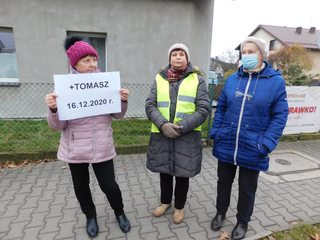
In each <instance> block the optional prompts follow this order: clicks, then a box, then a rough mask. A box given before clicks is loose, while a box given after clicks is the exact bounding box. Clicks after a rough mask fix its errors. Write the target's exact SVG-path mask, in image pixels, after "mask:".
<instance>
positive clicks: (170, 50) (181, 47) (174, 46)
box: [168, 43, 190, 62]
mask: <svg viewBox="0 0 320 240" xmlns="http://www.w3.org/2000/svg"><path fill="white" fill-rule="evenodd" d="M176 49H181V50H183V51H184V52H185V53H186V56H187V62H189V61H190V55H189V49H188V48H187V46H186V45H184V44H183V43H175V44H173V45H172V46H171V47H170V48H169V51H168V58H169V62H170V56H171V53H172V52H173V50H176Z"/></svg>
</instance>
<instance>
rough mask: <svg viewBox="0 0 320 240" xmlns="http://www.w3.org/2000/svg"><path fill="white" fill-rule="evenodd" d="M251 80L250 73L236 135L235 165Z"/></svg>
mask: <svg viewBox="0 0 320 240" xmlns="http://www.w3.org/2000/svg"><path fill="white" fill-rule="evenodd" d="M251 78H252V73H249V79H248V83H247V85H246V89H245V91H244V95H243V99H242V104H241V109H240V115H239V122H238V127H237V134H236V147H235V150H234V155H233V164H234V165H236V164H237V154H238V148H239V135H240V128H241V121H242V116H243V111H244V105H245V102H246V99H247V93H248V90H249V86H250V83H251Z"/></svg>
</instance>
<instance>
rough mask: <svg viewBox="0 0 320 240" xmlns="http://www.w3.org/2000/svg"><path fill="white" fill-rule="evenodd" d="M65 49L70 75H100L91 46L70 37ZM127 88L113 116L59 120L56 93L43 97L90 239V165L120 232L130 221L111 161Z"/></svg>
mask: <svg viewBox="0 0 320 240" xmlns="http://www.w3.org/2000/svg"><path fill="white" fill-rule="evenodd" d="M65 49H66V53H67V55H68V58H69V62H70V69H71V73H72V74H81V73H95V72H99V69H98V67H97V61H98V58H99V56H98V53H97V51H96V49H94V48H93V47H92V46H91V45H90V44H88V43H87V42H85V41H82V40H81V39H79V38H75V37H71V38H67V39H66V41H65ZM128 94H129V91H128V90H127V89H121V90H120V95H121V112H120V113H114V114H106V115H98V116H92V117H84V118H79V119H74V120H67V121H60V120H59V111H58V109H57V102H56V98H57V97H58V96H57V95H56V94H55V93H50V94H48V95H46V97H45V101H46V103H47V106H48V108H49V114H48V124H49V127H50V128H51V129H53V130H56V131H58V130H60V131H62V133H61V138H60V145H59V150H58V154H57V156H58V159H60V160H62V161H65V162H67V163H68V164H69V167H70V171H71V175H72V181H73V186H74V191H75V195H76V197H77V199H78V201H79V204H80V207H81V210H82V212H83V213H84V214H85V215H86V218H87V225H86V231H87V233H88V235H89V236H90V237H96V236H97V235H98V233H99V227H98V223H97V213H96V208H95V205H94V203H93V201H92V196H91V190H90V187H89V168H88V167H89V164H91V165H92V168H93V171H94V173H95V175H96V178H97V180H98V182H99V186H100V188H101V190H102V191H103V192H104V193H105V194H106V196H107V199H108V201H109V203H110V206H111V207H112V209H113V210H114V214H115V216H116V219H117V220H118V223H119V227H120V229H121V230H122V232H124V233H126V232H129V231H130V222H129V220H128V219H127V217H126V215H125V213H124V210H123V208H124V205H123V201H122V195H121V191H120V188H119V186H118V184H117V182H116V180H115V175H114V166H113V158H114V157H115V156H116V152H115V147H114V142H113V137H112V128H111V121H112V118H122V117H123V116H124V115H125V113H126V110H127V106H128Z"/></svg>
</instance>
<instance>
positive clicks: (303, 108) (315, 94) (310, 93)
mask: <svg viewBox="0 0 320 240" xmlns="http://www.w3.org/2000/svg"><path fill="white" fill-rule="evenodd" d="M287 96H288V104H289V116H288V121H287V124H286V127H285V129H284V132H283V133H284V134H295V133H308V132H318V131H319V127H320V125H319V122H320V111H319V109H320V87H307V86H292V87H287Z"/></svg>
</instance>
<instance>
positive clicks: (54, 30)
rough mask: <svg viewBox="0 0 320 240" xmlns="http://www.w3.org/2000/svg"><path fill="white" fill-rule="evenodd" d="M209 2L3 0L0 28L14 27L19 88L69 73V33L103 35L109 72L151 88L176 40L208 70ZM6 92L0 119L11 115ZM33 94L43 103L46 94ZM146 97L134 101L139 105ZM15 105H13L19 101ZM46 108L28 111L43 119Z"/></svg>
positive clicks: (123, 79)
mask: <svg viewBox="0 0 320 240" xmlns="http://www.w3.org/2000/svg"><path fill="white" fill-rule="evenodd" d="M213 4H214V0H184V1H181V0H91V1H88V0H28V1H23V0H1V6H0V27H10V28H13V32H14V38H15V45H16V53H17V62H18V70H19V81H20V83H21V84H22V85H23V84H24V83H52V82H53V77H52V76H53V75H54V74H64V73H67V71H68V63H67V57H66V54H65V51H64V49H63V42H64V39H65V37H66V33H67V31H84V32H97V33H105V34H106V35H107V58H106V59H107V69H108V71H120V75H121V81H122V82H123V83H142V84H149V83H150V84H151V83H152V81H153V79H154V76H155V74H156V72H157V71H158V70H159V69H160V68H161V67H163V66H165V65H166V64H167V63H168V56H167V52H168V49H169V47H170V46H171V45H172V44H173V43H175V42H183V43H185V44H186V45H187V46H188V47H189V50H190V54H191V61H192V63H193V64H194V65H197V66H199V67H200V69H202V70H203V71H204V72H205V73H208V72H209V65H210V52H211V34H212V19H213ZM6 88H8V87H4V86H0V115H2V116H3V112H4V111H6V114H5V115H6V116H7V117H9V115H10V114H8V113H7V111H9V110H8V109H7V108H6V106H3V105H1V102H3V101H2V100H3V99H1V98H3V97H1V96H2V94H1V91H2V92H3V91H6ZM13 88H19V87H13ZM20 88H22V86H20ZM21 91H24V90H23V89H20V90H19V91H14V92H21ZM25 91H28V90H27V89H26V90H25ZM36 94H37V95H38V96H39V100H38V101H41V102H42V101H43V97H44V95H45V93H39V92H38V93H36ZM144 97H145V96H143V97H141V96H139V97H138V98H140V99H139V103H140V105H141V104H142V103H144V102H142V100H143V101H144V100H145V98H144ZM15 101H16V103H15V104H14V103H11V104H12V105H13V106H15V105H19V103H20V102H21V101H23V100H22V99H19V98H18V99H17V100H15ZM143 105H144V104H143ZM45 110H46V109H44V108H43V107H40V109H39V107H37V108H36V109H32V111H30V112H33V113H34V114H32V115H34V116H35V117H37V116H40V117H41V116H43V115H44V113H45ZM15 115H19V113H17V112H15ZM22 117H23V116H22Z"/></svg>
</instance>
